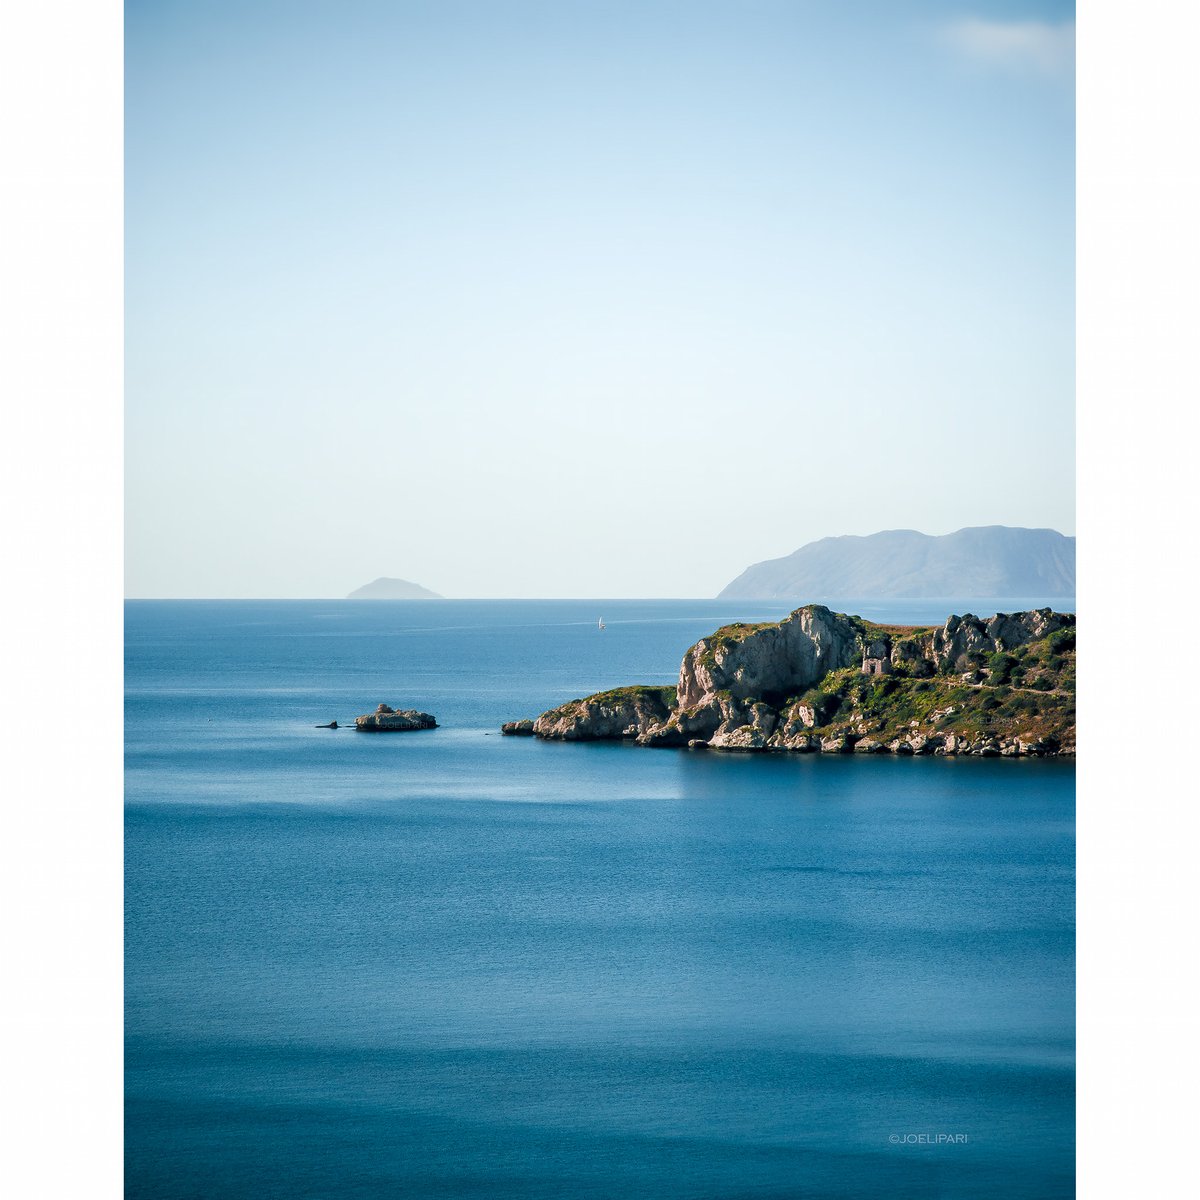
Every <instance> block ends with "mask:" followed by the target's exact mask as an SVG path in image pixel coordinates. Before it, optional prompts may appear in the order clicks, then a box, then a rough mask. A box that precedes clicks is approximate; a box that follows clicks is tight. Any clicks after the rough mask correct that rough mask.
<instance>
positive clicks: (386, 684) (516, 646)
mask: <svg viewBox="0 0 1200 1200" xmlns="http://www.w3.org/2000/svg"><path fill="white" fill-rule="evenodd" d="M1025 606H1026V603H1025V602H1023V601H1021V600H1011V599H1010V600H999V601H995V602H990V601H979V600H975V601H953V600H947V601H940V602H937V601H921V602H907V603H902V602H892V603H890V604H887V603H880V602H876V603H874V604H870V603H868V602H866V601H864V602H862V604H861V605H858V606H857V607H856V608H850V609H848V610H849V611H857V612H859V613H860V614H861V615H863V616H865V617H869V618H871V619H875V620H884V621H889V620H890V621H898V622H901V621H902V622H919V623H925V622H932V621H935V620H941V619H944V617H945V616H946V614H947V613H948V612H951V611H958V612H961V611H964V610H967V609H968V608H969V610H970V611H974V612H977V613H981V614H987V613H990V612H993V611H996V610H1001V611H1012V610H1014V609H1017V608H1021V607H1025ZM1071 607H1073V604H1072V605H1071ZM786 608H787V606H786V605H782V606H781V605H775V606H772V605H770V604H764V603H750V602H746V601H733V600H728V601H717V600H694V601H693V600H654V601H646V600H641V601H638V600H627V601H612V600H604V601H579V600H574V601H502V600H493V601H470V600H461V601H399V602H397V601H325V600H321V601H130V602H129V603H128V604H127V608H126V816H125V867H126V929H125V983H126V1194H127V1195H128V1196H130V1197H139V1198H140V1197H145V1198H147V1200H184V1198H188V1200H193V1198H194V1200H201V1198H203V1200H213V1198H221V1200H242V1198H245V1200H251V1198H253V1200H265V1198H274V1197H279V1198H281V1200H282V1198H285V1197H286V1198H293V1197H312V1198H327V1197H328V1198H334V1197H347V1198H354V1200H377V1198H378V1200H382V1198H385V1197H386V1198H395V1197H404V1198H413V1200H420V1198H425V1197H429V1198H431V1200H432V1198H433V1197H439V1198H445V1197H489V1198H490V1197H497V1198H512V1200H518V1198H521V1200H540V1198H551V1197H554V1198H568V1197H581V1198H591V1197H595V1198H597V1200H600V1198H603V1200H611V1198H622V1200H660V1198H661V1200H668V1198H669V1200H684V1198H688V1200H701V1198H704V1200H710V1198H711V1200H716V1198H728V1200H734V1198H749V1197H789V1198H792V1197H795V1198H802V1200H859V1198H862V1200H868V1198H875V1197H879V1198H881V1200H883V1198H887V1200H938V1198H942V1200H948V1198H955V1200H1006V1198H1011V1200H1018V1198H1019V1200H1025V1198H1028V1200H1053V1198H1056V1197H1069V1196H1072V1195H1073V1191H1074V1187H1073V1175H1074V960H1073V954H1074V793H1075V777H1074V767H1073V765H1072V763H1071V762H1069V761H1055V760H1008V759H1004V760H1000V759H956V758H951V759H932V758H930V759H926V758H915V759H914V758H906V759H905V758H893V757H891V756H879V757H877V756H853V755H848V756H832V755H755V754H749V755H738V754H731V753H719V752H710V751H702V750H690V751H689V750H667V749H643V748H638V747H635V746H632V745H625V744H614V743H595V744H575V745H572V744H562V743H547V742H541V741H537V740H534V739H531V738H512V737H502V736H501V735H500V732H499V728H500V725H501V723H502V722H504V721H509V720H515V719H518V718H522V717H530V716H536V715H537V714H538V713H540V712H542V711H543V710H545V709H547V708H550V707H551V706H553V705H556V704H559V703H562V702H563V701H566V700H570V699H572V698H574V697H578V696H584V695H586V694H588V693H591V692H595V691H598V690H601V689H604V688H608V687H615V686H618V685H622V684H630V683H670V682H673V681H674V680H675V678H676V676H677V673H678V669H679V661H680V658H681V657H682V655H683V652H684V651H685V650H686V648H687V647H688V646H689V645H691V644H692V643H693V642H695V641H696V640H697V639H698V638H700V637H702V636H703V635H704V634H706V633H709V632H711V631H712V630H713V629H715V628H716V627H717V626H719V625H721V624H724V623H726V622H729V621H733V620H747V621H753V620H768V619H777V618H779V617H780V616H782V615H783V614H784V612H785V611H786ZM601 620H603V623H604V628H603V629H600V628H599V622H600V621H601ZM380 702H386V703H388V704H390V705H391V706H392V707H394V708H418V709H422V710H424V711H427V712H431V713H433V714H434V715H435V716H436V717H437V720H438V728H436V729H433V730H427V731H420V732H412V733H392V734H364V733H358V732H356V731H355V730H354V729H353V727H352V725H353V719H354V717H355V716H357V715H359V714H362V713H368V712H371V711H373V710H374V709H375V707H376V705H377V704H379V703H380ZM333 720H336V721H337V722H338V723H339V725H340V726H342V727H341V728H338V729H337V730H330V729H320V728H316V726H318V725H321V724H324V723H327V722H329V721H333ZM346 726H350V727H349V728H347V727H346Z"/></svg>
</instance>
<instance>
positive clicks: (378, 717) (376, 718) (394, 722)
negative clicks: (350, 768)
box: [354, 704, 437, 733]
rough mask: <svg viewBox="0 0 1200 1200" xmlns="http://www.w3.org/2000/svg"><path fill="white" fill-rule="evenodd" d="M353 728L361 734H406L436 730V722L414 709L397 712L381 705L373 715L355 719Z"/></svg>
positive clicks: (426, 714)
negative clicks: (411, 731) (416, 730)
mask: <svg viewBox="0 0 1200 1200" xmlns="http://www.w3.org/2000/svg"><path fill="white" fill-rule="evenodd" d="M354 728H355V729H361V730H362V731H363V733H407V732H408V731H409V730H410V729H436V728H437V721H436V720H435V719H434V717H433V715H432V714H431V713H427V712H418V711H417V710H416V709H415V708H402V709H399V710H397V709H394V708H389V707H388V706H387V705H386V704H381V705H380V706H379V707H378V708H377V709H376V710H375V711H374V712H373V713H370V714H369V715H367V716H365V717H355V718H354Z"/></svg>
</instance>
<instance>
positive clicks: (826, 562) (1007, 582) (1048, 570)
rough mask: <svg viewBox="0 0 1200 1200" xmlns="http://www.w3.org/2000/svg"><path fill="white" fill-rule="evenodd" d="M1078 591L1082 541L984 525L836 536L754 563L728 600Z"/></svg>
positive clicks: (724, 595) (1038, 597)
mask: <svg viewBox="0 0 1200 1200" xmlns="http://www.w3.org/2000/svg"><path fill="white" fill-rule="evenodd" d="M1074 595H1075V539H1074V538H1073V537H1065V536H1064V535H1063V534H1061V533H1058V532H1057V531H1056V530H1053V529H1020V528H1010V527H1008V526H1006V525H984V526H979V527H977V528H970V529H960V530H958V531H957V532H956V533H947V534H944V535H942V536H940V537H933V536H931V535H930V534H927V533H918V532H917V531H916V530H915V529H889V530H885V531H884V532H882V533H873V534H871V535H869V536H868V537H851V536H846V537H828V538H822V539H821V540H820V541H817V542H809V543H808V544H807V545H806V546H801V547H800V549H799V550H797V551H795V552H794V553H793V554H789V555H787V557H786V558H772V559H768V560H766V561H765V562H760V563H755V564H754V565H753V566H752V567H747V568H746V570H745V571H743V572H742V573H741V574H740V575H739V576H738V577H737V578H736V579H735V580H734V581H733V582H732V583H730V584H729V585H728V586H726V587H725V588H724V589H723V590H722V592H721V594H720V597H719V598H720V599H730V598H736V599H742V600H749V599H772V600H779V599H790V600H813V599H817V600H823V601H837V600H850V599H862V598H864V597H867V596H871V597H880V598H882V597H888V598H895V597H904V598H907V599H920V598H928V597H952V596H991V597H998V596H1019V597H1022V598H1024V599H1026V600H1027V601H1029V600H1032V601H1036V602H1040V603H1043V604H1048V603H1052V602H1054V601H1060V600H1061V599H1063V598H1064V597H1069V596H1074Z"/></svg>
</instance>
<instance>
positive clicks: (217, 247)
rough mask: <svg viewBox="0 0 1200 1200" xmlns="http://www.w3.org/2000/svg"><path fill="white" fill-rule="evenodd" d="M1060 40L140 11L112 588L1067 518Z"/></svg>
mask: <svg viewBox="0 0 1200 1200" xmlns="http://www.w3.org/2000/svg"><path fill="white" fill-rule="evenodd" d="M1073 22H1074V6H1073V4H1058V3H1027V4H1025V3H948V2H942V0H911V2H900V0H884V2H880V3H869V2H865V0H862V2H860V0H824V2H812V3H806V2H803V0H791V2H787V3H784V2H779V0H722V2H719V3H715V2H710V0H685V2H678V3H677V2H674V0H630V2H618V0H555V2H546V0H538V2H530V0H475V2H460V0H429V2H426V3H406V2H403V0H388V2H381V3H375V2H370V0H337V2H335V3H307V2H305V0H289V2H287V3H268V2H265V0H237V2H235V3H226V2H225V0H205V2H200V0H191V2H189V3H172V2H171V0H153V2H146V0H128V2H127V4H126V61H125V70H126V142H125V152H126V420H125V424H126V547H125V549H126V591H127V594H128V595H130V596H134V597H185V596H188V597H251V596H262V597H325V596H340V595H344V594H346V593H347V592H349V591H351V590H352V589H354V588H356V587H358V586H359V585H361V584H363V583H366V582H368V581H369V580H372V579H374V578H376V577H377V576H381V575H386V576H396V577H400V578H405V579H409V580H413V581H415V582H418V583H420V584H422V585H424V586H426V587H429V588H432V589H433V590H435V591H437V592H440V593H442V594H444V595H447V596H455V597H485V596H495V597H559V596H578V597H618V596H619V597H654V596H663V597H688V596H712V595H715V594H716V593H717V592H718V591H719V590H720V589H721V588H722V587H723V586H724V585H725V584H726V583H728V582H729V581H730V580H731V579H732V578H733V577H734V576H736V575H737V574H739V573H740V572H741V571H742V570H743V569H744V568H745V567H746V566H747V565H749V564H750V563H752V562H756V561H759V560H761V559H764V558H772V557H777V556H780V555H783V554H787V553H790V552H791V551H792V550H795V549H796V548H797V547H799V546H801V545H803V544H804V543H806V542H809V541H812V540H814V539H816V538H820V537H827V536H831V535H838V534H847V533H855V534H867V533H872V532H875V531H877V530H880V529H894V528H914V529H920V530H922V531H924V532H926V533H934V534H938V533H947V532H950V531H952V530H955V529H958V528H961V527H963V526H967V525H988V524H1006V525H1027V526H1035V527H1051V528H1055V529H1058V530H1060V531H1062V532H1063V533H1074V532H1075V504H1074V489H1075V481H1074V136H1075V113H1074V48H1073V47H1074V25H1073Z"/></svg>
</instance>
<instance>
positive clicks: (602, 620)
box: [596, 617, 604, 629]
mask: <svg viewBox="0 0 1200 1200" xmlns="http://www.w3.org/2000/svg"><path fill="white" fill-rule="evenodd" d="M596 628H597V629H603V628H604V618H603V617H601V618H600V620H598V621H597V622H596Z"/></svg>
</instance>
